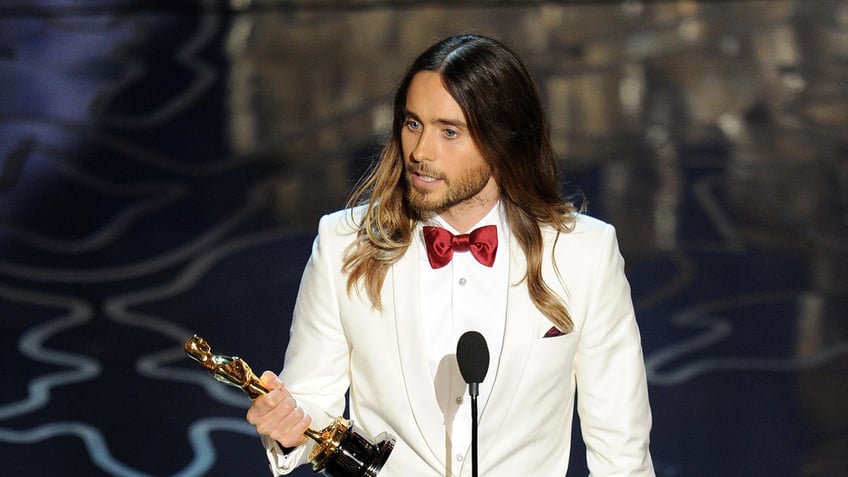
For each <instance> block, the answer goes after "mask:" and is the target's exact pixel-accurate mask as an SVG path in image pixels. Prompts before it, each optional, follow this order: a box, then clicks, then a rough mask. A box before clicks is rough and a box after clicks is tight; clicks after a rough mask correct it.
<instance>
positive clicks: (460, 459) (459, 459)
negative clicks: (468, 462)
mask: <svg viewBox="0 0 848 477" xmlns="http://www.w3.org/2000/svg"><path fill="white" fill-rule="evenodd" d="M462 458H463V455H462V454H457V455H456V460H457V461H458V462H462Z"/></svg>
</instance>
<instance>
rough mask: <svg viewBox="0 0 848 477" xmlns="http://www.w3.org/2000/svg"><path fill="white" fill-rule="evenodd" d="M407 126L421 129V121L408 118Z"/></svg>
mask: <svg viewBox="0 0 848 477" xmlns="http://www.w3.org/2000/svg"><path fill="white" fill-rule="evenodd" d="M406 127H408V128H409V129H412V130H417V129H421V123H419V122H418V121H416V120H414V119H408V120H407V121H406Z"/></svg>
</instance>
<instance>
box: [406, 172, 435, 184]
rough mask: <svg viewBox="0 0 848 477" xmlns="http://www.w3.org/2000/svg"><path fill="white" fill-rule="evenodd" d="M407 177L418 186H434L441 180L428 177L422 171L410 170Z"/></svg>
mask: <svg viewBox="0 0 848 477" xmlns="http://www.w3.org/2000/svg"><path fill="white" fill-rule="evenodd" d="M409 175H410V176H411V177H412V179H413V180H414V181H415V182H417V183H419V184H434V183H436V182H439V181H440V180H441V178H439V177H436V176H431V175H428V174H427V173H426V172H424V171H415V170H411V171H409Z"/></svg>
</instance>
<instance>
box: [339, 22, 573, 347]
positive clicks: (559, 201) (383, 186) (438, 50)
mask: <svg viewBox="0 0 848 477" xmlns="http://www.w3.org/2000/svg"><path fill="white" fill-rule="evenodd" d="M421 71H434V72H438V73H439V75H440V76H441V78H442V83H443V84H444V86H445V88H446V89H447V91H448V92H449V93H450V95H451V96H452V97H453V98H454V100H455V101H456V102H457V103H458V104H459V106H460V107H461V108H462V111H463V112H464V113H465V116H466V121H467V123H468V128H469V131H470V133H471V135H472V138H473V139H474V142H475V144H476V145H477V147H478V148H479V149H480V151H481V153H482V155H483V157H484V158H485V160H486V162H487V163H488V164H489V166H490V167H491V170H492V173H493V175H494V177H495V179H496V180H497V182H498V187H499V190H500V199H501V203H502V204H503V206H504V210H505V211H506V217H507V220H508V221H509V224H510V228H511V232H512V234H513V235H514V236H515V237H516V239H517V240H518V243H519V244H520V246H521V249H522V250H523V252H524V254H525V255H526V257H527V273H526V275H525V277H524V279H526V280H527V286H528V289H529V293H530V297H531V299H532V300H533V303H534V304H535V305H536V306H537V307H538V308H539V310H540V311H541V312H542V313H543V314H544V315H545V316H547V317H548V318H549V319H550V320H551V321H552V322H553V323H554V324H555V325H556V326H557V327H558V328H559V329H560V330H562V331H565V332H568V331H571V329H572V328H573V323H572V321H571V317H570V316H569V314H568V311H567V310H566V307H565V305H564V303H563V300H562V298H561V297H558V296H557V295H556V294H555V293H554V292H553V291H551V289H550V288H549V287H548V286H547V284H545V282H544V280H543V279H542V258H543V257H542V252H543V245H544V244H543V241H542V232H541V226H542V225H543V224H544V225H549V226H551V227H553V228H554V229H556V230H557V231H559V232H562V233H565V232H568V231H569V230H570V229H571V227H572V226H573V223H574V217H575V214H576V212H577V210H576V209H575V206H574V205H573V204H572V203H571V202H569V201H566V200H564V199H563V198H562V197H561V196H560V193H559V186H560V182H559V175H558V172H557V157H556V154H555V153H554V150H553V147H552V146H551V142H550V137H549V130H548V123H547V120H546V118H545V114H544V110H543V108H542V103H541V100H540V98H539V94H538V91H537V90H536V86H535V83H534V82H533V79H532V78H531V76H530V74H529V72H528V71H527V69H526V67H525V66H524V64H523V62H522V61H521V59H520V58H518V56H517V55H515V54H514V53H513V52H512V51H511V50H510V49H509V48H508V47H506V46H505V45H503V44H502V43H500V42H498V41H496V40H493V39H491V38H486V37H483V36H478V35H458V36H453V37H450V38H447V39H445V40H442V41H440V42H439V43H436V44H435V45H433V46H431V47H430V48H429V49H427V50H426V51H425V52H424V53H422V54H421V56H419V57H418V58H417V59H416V60H415V61H414V62H413V63H412V65H411V66H410V67H409V69H408V70H407V72H406V75H405V76H404V77H403V80H402V81H401V83H400V85H399V87H398V89H397V92H396V94H395V97H394V113H393V114H394V115H393V120H392V131H391V136H390V138H389V141H388V143H387V144H386V145H385V147H384V148H383V150H382V152H381V153H380V156H379V158H378V160H377V161H376V162H375V163H374V164H373V165H372V167H371V169H370V170H369V171H368V173H367V174H366V175H365V177H364V178H363V179H362V181H361V182H360V183H359V185H358V186H357V187H356V189H355V190H354V191H353V193H352V195H351V197H350V200H349V201H348V206H349V207H351V209H352V208H353V207H355V206H363V207H364V209H365V211H364V214H363V215H362V216H361V218H359V219H356V220H358V222H357V226H358V236H357V240H356V241H355V242H354V243H353V244H351V246H350V247H349V248H348V249H347V251H346V255H345V260H344V266H343V270H344V272H345V273H348V281H347V288H348V293H352V292H353V291H354V290H356V291H360V289H359V288H358V286H359V285H360V284H361V285H364V289H365V290H366V292H367V294H368V298H369V299H370V300H371V302H372V304H373V306H374V307H375V308H377V309H381V308H382V303H381V300H380V290H381V289H382V286H383V282H384V280H385V278H386V273H387V272H388V269H389V267H390V266H391V265H392V264H394V263H395V262H397V261H398V260H399V259H400V258H401V257H402V256H403V254H404V253H406V250H407V248H408V247H409V244H410V242H411V240H412V233H413V231H414V230H415V226H416V222H417V221H418V220H419V219H420V217H419V216H418V215H417V212H415V211H414V210H413V209H412V208H411V207H410V206H409V204H408V203H407V200H406V191H407V184H406V180H405V179H404V176H403V174H404V160H403V157H402V148H401V139H400V135H401V128H402V127H403V123H404V110H405V106H406V95H407V91H408V89H409V84H410V82H411V81H412V78H413V76H415V74H416V73H418V72H421ZM554 266H555V267H556V263H554ZM557 273H558V271H557Z"/></svg>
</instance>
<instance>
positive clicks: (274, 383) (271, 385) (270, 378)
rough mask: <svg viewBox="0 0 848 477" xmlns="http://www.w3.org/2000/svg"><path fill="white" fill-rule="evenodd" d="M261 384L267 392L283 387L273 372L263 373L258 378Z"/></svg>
mask: <svg viewBox="0 0 848 477" xmlns="http://www.w3.org/2000/svg"><path fill="white" fill-rule="evenodd" d="M259 379H260V380H261V381H262V384H263V385H265V387H266V388H268V389H269V390H274V389H280V388H282V387H283V382H282V381H280V378H279V377H278V376H277V375H276V374H275V373H274V372H273V371H265V372H263V373H262V376H261V377H260V378H259Z"/></svg>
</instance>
